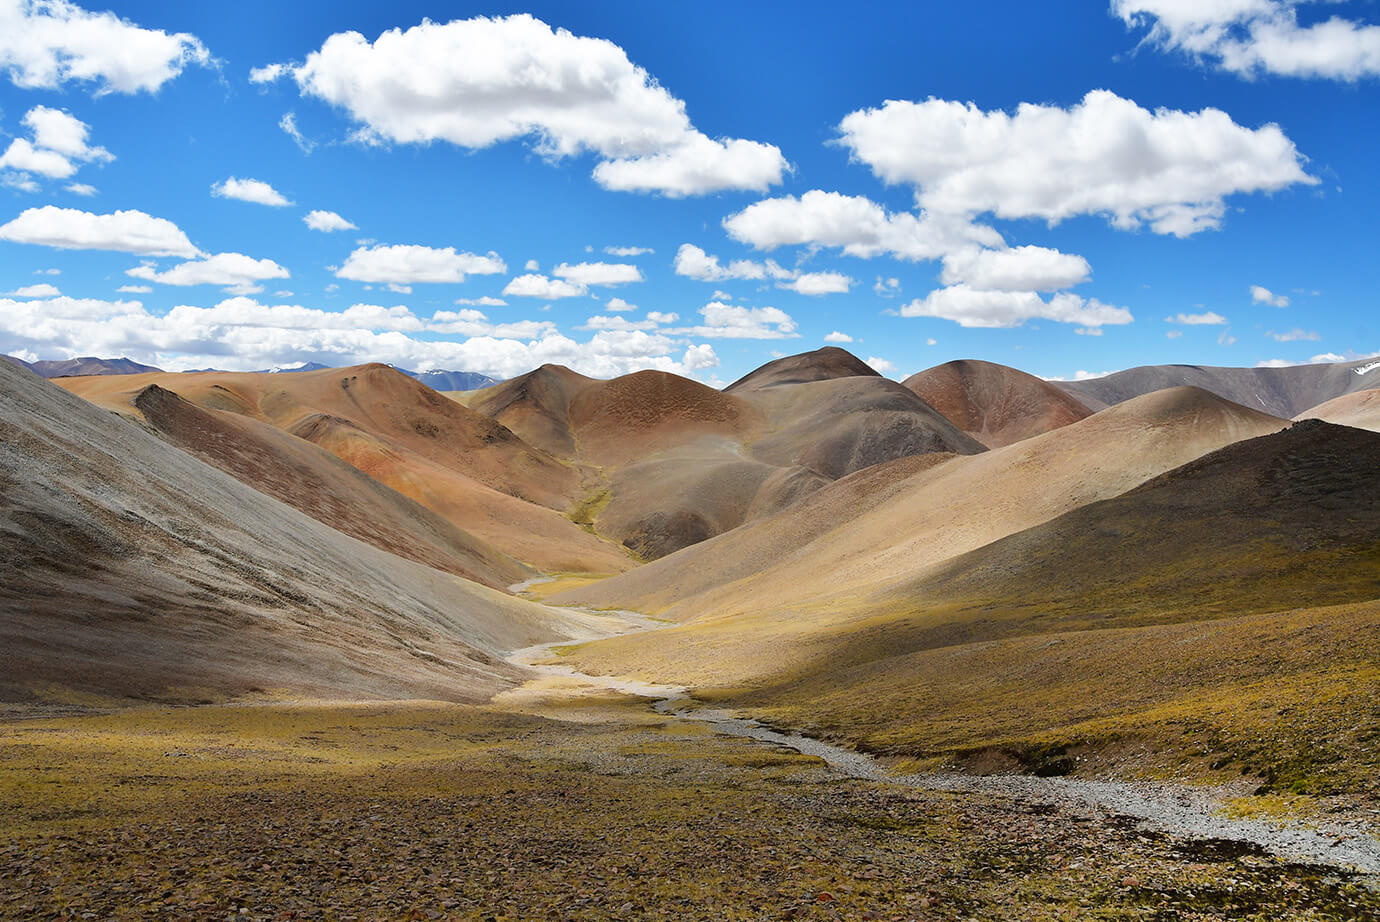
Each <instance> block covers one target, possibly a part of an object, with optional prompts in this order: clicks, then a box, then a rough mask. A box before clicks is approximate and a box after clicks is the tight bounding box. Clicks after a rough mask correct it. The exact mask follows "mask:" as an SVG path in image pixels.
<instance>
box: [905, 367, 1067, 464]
mask: <svg viewBox="0 0 1380 922" xmlns="http://www.w3.org/2000/svg"><path fill="white" fill-rule="evenodd" d="M902 383H903V384H904V385H905V386H906V387H908V388H910V389H911V390H912V391H914V392H915V393H916V394H917V395H919V396H920V397H921V398H922V399H923V400H924V401H925V402H926V403H928V404H929V405H930V406H932V407H934V408H935V409H936V410H938V411H939V412H940V413H941V414H943V415H944V417H945V418H947V419H948V420H949V421H950V422H952V423H953V424H954V425H955V426H957V427H958V428H959V429H961V430H963V431H964V432H965V433H967V434H968V435H970V436H972V437H973V438H975V439H977V440H978V441H979V442H981V443H982V444H984V445H986V446H987V447H988V448H1000V447H1001V446H1003V445H1010V444H1011V443H1012V442H1019V441H1021V440H1022V439H1028V438H1030V437H1031V436H1034V435H1040V434H1041V433H1043V432H1049V431H1050V430H1053V429H1058V428H1059V427H1061V426H1067V425H1069V424H1070V423H1076V422H1078V421H1079V420H1080V419H1084V418H1086V417H1088V416H1090V415H1092V410H1090V409H1089V408H1087V407H1086V406H1084V405H1083V404H1082V403H1081V402H1079V401H1078V400H1077V399H1076V398H1074V397H1073V396H1072V395H1070V394H1068V393H1066V392H1065V391H1062V390H1060V389H1059V388H1057V387H1055V386H1054V385H1053V384H1050V383H1049V382H1048V381H1044V380H1041V379H1040V378H1037V377H1035V376H1034V375H1028V374H1026V373H1025V372H1023V371H1017V370H1016V369H1014V368H1008V367H1006V366H1005V365H995V364H993V363H991V362H981V361H977V360H974V359H966V360H960V361H956V362H947V363H945V364H943V365H936V366H935V367H933V368H930V369H927V370H925V371H922V372H919V373H917V374H914V375H911V376H910V377H909V378H907V379H906V380H905V381H903V382H902Z"/></svg>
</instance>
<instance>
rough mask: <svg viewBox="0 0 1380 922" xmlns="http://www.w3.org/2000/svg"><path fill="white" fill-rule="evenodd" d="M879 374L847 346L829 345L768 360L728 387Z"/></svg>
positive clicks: (755, 387) (760, 386) (740, 388)
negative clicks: (812, 350)
mask: <svg viewBox="0 0 1380 922" xmlns="http://www.w3.org/2000/svg"><path fill="white" fill-rule="evenodd" d="M859 375H862V376H867V377H872V378H879V377H881V375H879V374H878V373H877V372H876V370H874V369H873V368H872V367H871V366H870V365H868V364H867V363H866V362H864V361H863V360H862V359H860V358H858V357H857V356H856V355H854V354H853V353H851V352H849V351H848V350H846V349H840V348H838V347H837V346H825V347H824V348H823V349H816V350H815V351H814V352H802V353H800V354H799V355H788V356H786V357H784V358H779V359H776V360H775V361H772V362H768V363H767V364H765V365H763V366H762V367H761V368H758V369H756V370H755V371H751V372H749V373H748V374H746V375H744V376H743V377H741V378H739V379H738V380H737V381H734V382H733V383H732V384H730V385H729V386H728V387H726V388H724V391H725V392H726V393H732V392H734V391H747V390H761V389H763V388H768V387H775V386H777V385H778V384H801V383H804V382H806V381H829V380H833V379H834V378H850V377H856V376H859Z"/></svg>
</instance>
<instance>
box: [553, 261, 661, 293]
mask: <svg viewBox="0 0 1380 922" xmlns="http://www.w3.org/2000/svg"><path fill="white" fill-rule="evenodd" d="M551 274H552V275H555V276H559V277H560V278H563V279H565V280H566V281H567V282H573V283H575V284H576V285H580V286H582V287H590V286H608V285H626V284H628V283H629V282H640V281H642V272H641V270H639V269H638V268H637V267H636V266H633V265H629V264H627V263H576V264H575V265H571V264H569V263H561V264H560V265H559V266H557V267H556V268H554V269H552V270H551Z"/></svg>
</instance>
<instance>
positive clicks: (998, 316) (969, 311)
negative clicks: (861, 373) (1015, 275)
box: [901, 285, 1133, 327]
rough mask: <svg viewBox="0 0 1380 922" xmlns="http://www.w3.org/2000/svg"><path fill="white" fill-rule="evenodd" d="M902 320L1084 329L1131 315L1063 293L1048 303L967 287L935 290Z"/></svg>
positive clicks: (907, 308) (1034, 296)
mask: <svg viewBox="0 0 1380 922" xmlns="http://www.w3.org/2000/svg"><path fill="white" fill-rule="evenodd" d="M901 316H902V317H938V318H940V319H943V320H952V321H954V322H955V323H957V324H958V325H959V326H963V327H1016V326H1020V325H1021V324H1023V323H1025V321H1027V320H1037V319H1040V320H1054V321H1057V322H1059V323H1072V324H1077V325H1079V326H1083V327H1099V326H1102V325H1103V324H1122V323H1130V322H1131V321H1132V319H1133V318H1132V317H1131V312H1130V311H1128V310H1126V309H1125V308H1122V307H1113V306H1111V305H1109V304H1103V303H1102V302H1101V301H1098V300H1097V299H1095V298H1092V299H1086V300H1085V299H1083V298H1081V297H1079V296H1078V295H1075V294H1070V293H1068V292H1064V293H1061V294H1056V295H1054V296H1053V297H1051V298H1050V299H1049V300H1045V299H1044V298H1042V297H1040V295H1039V294H1038V293H1036V292H1033V291H986V290H982V289H977V288H969V287H968V286H967V285H951V286H949V287H947V288H936V289H935V290H934V291H931V292H930V293H929V294H928V295H926V296H925V297H924V298H916V299H915V300H913V301H911V302H910V303H909V304H906V305H904V306H903V307H902V308H901Z"/></svg>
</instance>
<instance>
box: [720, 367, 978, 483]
mask: <svg viewBox="0 0 1380 922" xmlns="http://www.w3.org/2000/svg"><path fill="white" fill-rule="evenodd" d="M745 393H746V394H747V396H748V399H749V400H751V401H752V402H753V403H755V404H756V405H757V406H758V407H759V408H760V409H761V412H762V414H763V415H764V416H765V417H766V418H767V419H769V420H771V422H772V429H771V431H769V432H768V433H766V434H764V435H763V436H762V437H761V438H759V439H757V440H756V441H755V442H754V443H753V444H752V454H753V456H754V457H757V458H760V459H762V460H764V461H767V462H770V463H773V464H777V465H780V466H783V467H784V466H790V465H800V466H801V467H804V468H807V469H809V470H811V471H814V472H815V473H816V474H819V475H820V476H821V477H824V478H826V479H828V480H837V479H838V478H840V477H844V476H847V475H848V474H851V473H853V472H854V471H859V470H862V469H863V468H865V467H871V466H872V465H874V464H881V463H882V462H884V461H892V460H894V459H896V458H903V457H906V456H907V455H919V454H928V453H930V452H951V453H954V454H961V455H971V454H978V453H980V452H982V451H984V450H985V449H984V446H983V445H982V443H980V442H978V441H976V440H975V439H973V438H971V437H970V436H968V435H965V434H964V433H963V432H961V431H959V429H958V428H957V427H956V426H955V425H954V424H953V423H951V422H949V420H947V419H945V418H944V417H943V416H941V415H940V414H939V413H938V412H937V411H936V410H935V409H934V408H933V407H931V406H930V405H929V404H927V403H926V402H925V401H923V400H921V399H920V398H919V397H917V396H916V395H915V394H914V393H913V392H911V391H910V390H908V389H907V388H905V387H902V386H901V385H899V384H897V383H896V382H895V381H889V380H887V379H886V378H881V377H856V376H854V377H846V378H835V379H823V380H818V381H807V382H803V383H799V384H789V385H783V384H778V385H773V386H772V387H770V388H763V389H760V390H756V391H751V392H745Z"/></svg>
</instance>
